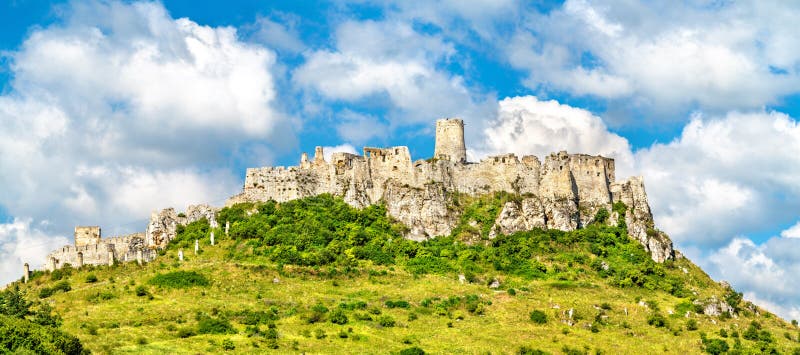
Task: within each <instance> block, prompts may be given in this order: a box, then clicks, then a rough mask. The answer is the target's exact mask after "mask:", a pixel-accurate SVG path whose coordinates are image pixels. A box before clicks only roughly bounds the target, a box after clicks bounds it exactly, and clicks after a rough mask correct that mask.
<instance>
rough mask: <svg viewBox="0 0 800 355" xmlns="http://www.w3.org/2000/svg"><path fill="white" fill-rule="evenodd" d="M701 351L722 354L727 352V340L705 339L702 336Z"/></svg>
mask: <svg viewBox="0 0 800 355" xmlns="http://www.w3.org/2000/svg"><path fill="white" fill-rule="evenodd" d="M702 342H703V351H705V352H707V353H709V354H724V353H726V352H728V350H729V347H728V342H726V341H725V340H723V339H707V338H703V339H702Z"/></svg>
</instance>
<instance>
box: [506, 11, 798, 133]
mask: <svg viewBox="0 0 800 355" xmlns="http://www.w3.org/2000/svg"><path fill="white" fill-rule="evenodd" d="M718 5H719V6H698V5H697V4H693V3H690V2H684V3H677V4H676V3H664V2H639V1H633V2H631V1H610V2H597V1H587V0H570V1H566V2H565V3H564V4H563V5H562V6H561V7H560V8H556V9H554V10H553V11H551V12H548V13H539V12H536V11H529V12H526V13H527V14H529V15H528V16H526V17H525V18H524V19H523V20H521V21H520V25H519V26H515V27H514V28H515V29H514V31H513V34H511V35H510V36H509V37H510V40H509V41H499V42H498V43H501V45H500V46H501V47H502V48H503V49H502V51H503V53H505V56H506V58H507V60H508V61H509V62H510V63H511V64H512V65H513V66H515V67H517V68H519V69H522V70H524V71H526V72H527V73H528V78H527V80H526V81H525V83H526V85H528V86H529V87H531V88H533V89H545V90H555V91H563V92H567V93H570V94H573V95H578V96H582V95H591V96H595V97H599V98H604V99H612V100H615V99H619V100H624V101H619V102H618V104H619V105H629V106H632V107H634V108H638V109H639V110H642V109H646V110H650V111H651V114H650V115H648V117H645V119H651V118H653V117H654V116H655V117H659V116H658V114H659V113H660V114H661V117H664V118H669V117H672V119H675V117H674V114H675V113H678V114H682V113H683V112H687V111H688V110H691V109H693V108H698V107H699V108H703V109H705V110H716V111H717V112H724V111H727V110H731V109H757V108H760V107H762V106H763V105H769V104H778V103H780V102H781V100H782V99H783V98H784V97H785V96H787V95H790V94H792V93H796V92H797V91H798V89H797V88H798V87H799V85H800V72H798V70H797V68H798V64H800V54H798V53H800V51H798V49H800V41H798V40H797V37H796V36H795V35H794V21H795V20H794V19H795V18H796V17H797V16H798V14H800V7H798V6H797V4H793V3H787V2H781V3H768V2H758V1H756V2H748V1H743V2H723V3H720V4H718Z"/></svg>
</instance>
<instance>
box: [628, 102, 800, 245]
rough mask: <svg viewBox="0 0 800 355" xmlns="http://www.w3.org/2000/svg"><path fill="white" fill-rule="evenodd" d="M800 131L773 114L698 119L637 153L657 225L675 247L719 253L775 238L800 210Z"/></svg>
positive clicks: (793, 123) (785, 118)
mask: <svg viewBox="0 0 800 355" xmlns="http://www.w3.org/2000/svg"><path fill="white" fill-rule="evenodd" d="M798 151H800V125H798V122H797V121H796V120H795V119H793V118H791V117H789V116H787V115H785V114H782V113H777V112H758V111H756V112H751V113H736V112H732V113H729V114H727V115H724V116H721V117H704V116H701V115H695V116H694V117H693V118H692V119H691V121H690V123H689V124H687V125H686V126H685V127H684V129H683V132H682V133H681V135H680V136H679V137H678V138H676V139H675V140H674V141H672V142H670V143H666V144H661V143H657V144H654V145H653V146H651V147H649V148H647V149H642V150H639V151H637V152H636V155H635V161H636V169H637V170H638V171H639V172H641V174H643V175H644V176H645V178H646V183H647V190H648V194H649V196H650V202H651V205H652V207H653V212H654V214H655V217H656V224H657V225H658V226H659V227H660V228H662V229H664V230H665V231H667V232H668V233H669V234H670V235H671V236H672V237H673V239H675V240H676V241H678V242H680V243H691V244H698V245H708V246H720V245H721V244H724V243H726V242H727V241H728V240H729V239H730V238H731V237H732V236H733V235H741V234H744V235H747V234H751V233H770V232H772V233H774V232H775V229H776V228H778V227H777V226H785V225H787V224H789V223H791V222H794V221H796V218H797V216H796V214H795V213H794V211H797V210H798V209H799V208H800V156H799V155H798V154H797V152H798Z"/></svg>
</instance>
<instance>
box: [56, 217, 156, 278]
mask: <svg viewBox="0 0 800 355" xmlns="http://www.w3.org/2000/svg"><path fill="white" fill-rule="evenodd" d="M101 233H102V232H101V230H100V227H98V226H85V227H80V226H79V227H75V245H66V246H63V247H61V248H60V249H57V250H55V251H53V252H51V253H50V254H49V255H48V256H47V263H46V268H47V270H50V271H53V270H55V269H60V268H62V267H64V265H66V264H70V265H72V266H73V267H82V266H84V265H114V262H115V261H121V262H126V261H133V260H138V261H139V262H140V263H142V262H148V261H151V260H153V259H155V257H156V252H155V250H153V249H149V248H146V247H145V243H144V233H134V234H130V235H126V236H119V237H111V238H103V237H102V234H101Z"/></svg>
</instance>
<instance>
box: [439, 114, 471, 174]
mask: <svg viewBox="0 0 800 355" xmlns="http://www.w3.org/2000/svg"><path fill="white" fill-rule="evenodd" d="M433 157H434V158H436V159H440V160H449V161H454V162H460V163H465V162H466V161H467V147H466V145H464V120H461V119H459V118H445V119H441V120H436V146H435V147H434V150H433Z"/></svg>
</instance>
